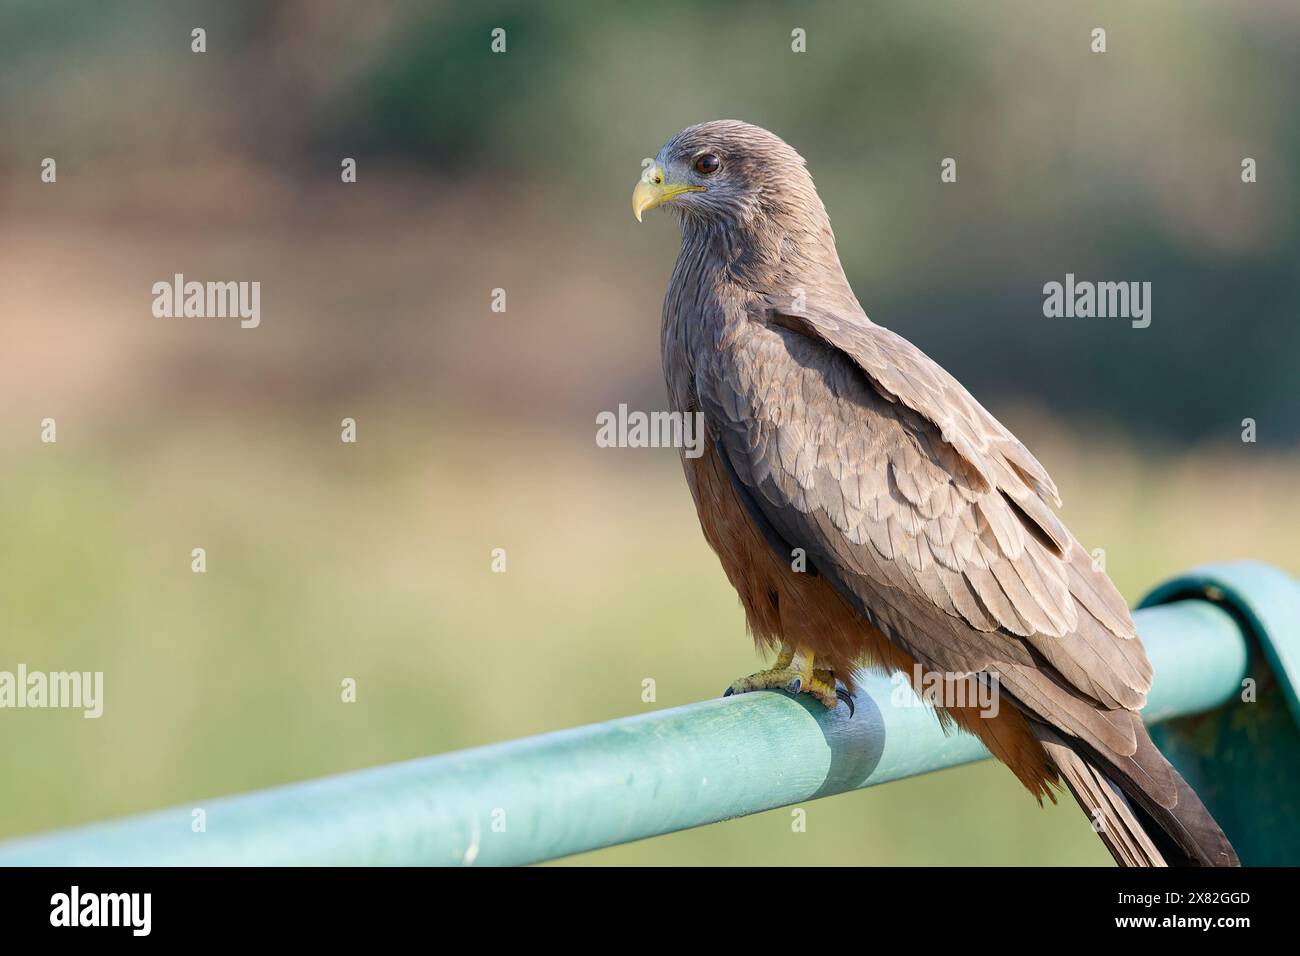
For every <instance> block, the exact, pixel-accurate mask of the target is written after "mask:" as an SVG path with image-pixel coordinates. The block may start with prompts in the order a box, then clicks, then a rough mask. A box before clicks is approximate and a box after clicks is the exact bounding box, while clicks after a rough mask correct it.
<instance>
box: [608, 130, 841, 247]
mask: <svg viewBox="0 0 1300 956" xmlns="http://www.w3.org/2000/svg"><path fill="white" fill-rule="evenodd" d="M807 203H811V204H812V205H813V206H815V207H816V209H817V210H818V211H820V210H821V202H820V200H818V199H817V193H816V190H815V189H814V188H813V184H812V179H811V178H810V177H809V175H808V171H807V169H806V168H805V166H804V161H803V157H802V156H800V155H799V154H798V153H796V152H795V151H794V149H793V148H791V147H790V146H789V144H787V143H786V142H785V140H783V139H781V137H779V136H777V135H776V134H775V133H770V132H768V131H767V130H765V129H763V128H762V127H761V126H752V125H750V124H749V123H742V122H740V121H739V120H713V121H712V122H708V123H700V124H699V125H697V126H688V127H687V128H686V129H684V130H682V131H681V132H680V133H678V134H677V135H676V136H674V137H672V138H671V139H670V140H668V142H666V143H665V144H664V145H663V148H662V149H660V150H659V154H658V155H657V156H656V157H655V158H654V159H646V160H644V161H643V162H642V172H641V179H640V181H639V182H638V183H637V184H636V188H635V189H634V190H633V191H632V213H633V214H634V215H635V216H636V218H637V221H638V222H639V221H640V220H641V214H642V213H644V212H645V211H646V210H647V209H653V208H655V207H656V206H662V205H668V206H669V207H670V208H672V209H675V210H676V211H677V212H679V213H680V214H681V215H682V217H683V218H685V219H688V220H689V219H702V220H706V221H707V220H725V221H727V222H730V223H735V224H743V223H746V222H749V221H751V220H753V219H754V218H756V217H762V216H764V215H767V216H771V215H773V214H776V213H779V212H781V211H786V210H789V211H794V207H797V206H799V205H803V204H807Z"/></svg>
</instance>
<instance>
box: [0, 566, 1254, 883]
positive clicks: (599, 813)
mask: <svg viewBox="0 0 1300 956" xmlns="http://www.w3.org/2000/svg"><path fill="white" fill-rule="evenodd" d="M1270 570H1271V569H1270ZM1274 573H1276V572H1274ZM1136 620H1137V623H1138V629H1139V631H1140V632H1141V634H1142V638H1143V640H1144V642H1145V643H1146V646H1147V650H1148V652H1149V654H1150V656H1151V659H1152V663H1153V665H1154V666H1155V671H1156V675H1157V678H1156V683H1155V687H1154V688H1153V689H1152V692H1151V695H1150V703H1149V705H1148V707H1147V711H1146V716H1147V717H1149V718H1150V719H1164V718H1166V717H1171V716H1176V715H1181V714H1190V713H1197V712H1200V711H1204V710H1209V709H1211V708H1214V707H1218V706H1219V705H1221V704H1223V703H1224V702H1225V701H1227V700H1229V699H1230V698H1232V697H1233V696H1234V695H1235V694H1236V693H1237V690H1238V687H1239V685H1240V681H1241V680H1242V677H1243V676H1244V674H1245V672H1246V666H1247V643H1246V639H1245V637H1244V636H1243V633H1242V630H1241V627H1240V626H1239V624H1238V623H1237V619H1236V618H1234V616H1233V615H1232V614H1230V613H1228V612H1227V611H1225V610H1224V609H1223V608H1221V607H1219V606H1217V605H1216V604H1214V603H1211V602H1209V601H1206V600H1200V599H1194V600H1181V601H1177V602H1175V603H1171V604H1165V605H1162V606H1159V607H1152V608H1148V609H1145V610H1142V611H1139V612H1137V615H1136ZM901 696H902V695H900V694H899V693H898V691H897V690H896V687H895V684H894V683H892V682H891V681H890V679H889V678H887V677H883V676H869V677H865V679H864V680H863V683H862V687H861V689H860V690H859V692H858V695H857V698H856V704H857V715H856V716H855V717H853V718H852V719H850V718H849V717H848V715H847V713H846V711H845V708H843V707H841V708H839V709H837V710H836V711H834V712H827V711H825V710H823V709H822V708H821V706H820V705H818V704H816V703H812V702H808V701H803V700H793V699H790V698H789V697H787V696H785V695H783V694H780V693H774V692H765V693H756V694H747V695H743V696H737V697H730V698H726V699H718V700H708V701H704V702H702V703H698V704H691V705H689V706H685V707H678V708H674V709H671V710H663V711H657V712H654V713H649V714H645V715H642V716H636V717H628V718H624V719H621V720H613V721H610V722H608V723H604V724H596V725H593V726H588V727H578V728H575V729H572V730H565V731H560V732H558V733H551V734H544V735H541V736H538V737H530V738H526V739H523V740H516V741H512V742H509V743H503V744H497V745H493V746H489V747H481V748H478V749H474V750H466V751H460V752H455V753H450V754H444V755H441V756H437V757H428V758H423V759H419V760H412V761H408V762H405V763H399V764H394V765H391V766H385V767H376V768H372V769H369V770H361V771H356V772H353V773H346V774H341V775H338V776H332V777H326V778H323V779H319V780H313V781H308V782H305V783H298V784H292V785H288V786H282V787H277V788H275V789H271V790H264V791H259V792H254V793H249V794H244V795H240V796H233V797H226V798H222V799H216V800H210V801H207V800H205V801H201V802H199V803H196V804H195V805H193V806H183V807H176V808H173V809H170V810H163V811H159V812H156V813H149V814H145V815H141V816H136V817H130V818H127V819H123V820H119V821H113V822H108V823H99V824H93V825H89V826H83V827H78V828H74V829H70V830H64V831H59V832H55V833H51V834H46V835H40V836H35V837H29V838H24V839H19V840H15V841H11V842H8V843H5V844H0V865H36V866H45V865H186V864H207V865H239V864H246V865H264V864H265V865H269V864H281V865H311V864H330V865H367V864H370V865H406V864H450V865H459V864H524V863H534V862H538V861H542V860H549V859H554V858H556V857H561V856H566V855H569V854H572V853H580V852H583V851H586V850H593V849H597V848H599V847H604V846H610V845H612V844H617V843H625V842H629V841H632V840H638V839H642V838H644V837H650V836H656V835H658V834H663V833H669V832H672V831H675V830H683V829H686V828H688V827H694V826H699V825H701V824H707V823H715V822H717V821H720V820H727V819H730V818H733V817H738V816H743V815H745V814H750V813H757V812H759V811H761V810H768V809H771V808H774V807H780V806H786V805H789V804H793V803H799V802H802V801H807V800H811V799H816V798H817V797H823V796H829V795H831V794H835V793H842V792H844V791H847V790H854V789H858V788H861V787H870V786H875V785H877V784H881V783H888V782H889V781H891V780H899V779H902V778H904V777H910V776H913V775H916V774H920V773H926V772H928V771H931V770H939V769H942V768H945V767H952V766H956V765H958V764H962V763H967V762H969V761H972V760H979V759H982V758H984V757H987V756H988V754H987V752H986V751H985V750H984V748H983V746H982V745H981V744H980V743H979V742H978V741H977V740H976V739H975V738H973V737H970V736H967V735H965V734H960V733H958V734H954V735H952V736H947V735H945V734H944V733H943V732H942V731H941V730H940V728H939V725H938V722H937V721H936V719H935V717H934V714H933V712H932V711H930V710H929V709H928V708H926V707H924V706H922V705H921V704H920V703H919V701H917V700H916V698H915V697H914V696H912V695H911V694H910V692H909V693H908V694H907V695H905V696H906V697H910V699H911V704H910V705H903V704H901V703H900V702H899V701H900V697H901ZM195 808H202V809H203V810H204V811H205V813H206V827H205V829H204V831H203V832H194V831H193V829H192V821H193V819H194V817H193V810H194V809H195Z"/></svg>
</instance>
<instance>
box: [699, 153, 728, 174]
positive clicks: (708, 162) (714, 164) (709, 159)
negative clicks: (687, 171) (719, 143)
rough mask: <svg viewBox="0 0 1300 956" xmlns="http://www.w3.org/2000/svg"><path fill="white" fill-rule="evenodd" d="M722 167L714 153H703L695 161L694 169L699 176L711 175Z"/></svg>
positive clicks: (720, 161)
mask: <svg viewBox="0 0 1300 956" xmlns="http://www.w3.org/2000/svg"><path fill="white" fill-rule="evenodd" d="M721 168H722V160H720V159H719V158H718V157H717V154H716V153H705V154H704V155H703V156H701V157H700V158H699V159H697V160H696V161H695V171H696V172H697V173H699V174H700V175H701V176H712V175H713V174H714V173H716V172H717V171H718V170H719V169H721Z"/></svg>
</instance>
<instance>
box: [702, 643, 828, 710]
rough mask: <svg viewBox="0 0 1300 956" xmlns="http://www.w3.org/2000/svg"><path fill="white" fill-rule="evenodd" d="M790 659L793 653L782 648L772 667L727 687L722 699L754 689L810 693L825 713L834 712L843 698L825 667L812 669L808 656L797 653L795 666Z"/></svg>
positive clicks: (811, 656) (811, 660)
mask: <svg viewBox="0 0 1300 956" xmlns="http://www.w3.org/2000/svg"><path fill="white" fill-rule="evenodd" d="M794 658H795V653H794V651H793V650H790V649H789V648H784V649H782V651H781V654H780V656H778V657H777V659H776V663H775V665H774V666H772V667H771V668H769V669H768V670H764V671H759V672H758V673H757V674H750V675H749V676H748V677H742V678H740V680H738V681H736V682H734V683H733V684H732V685H731V686H730V687H728V688H727V691H726V693H725V694H723V696H724V697H730V696H731V695H732V694H747V693H749V692H750V691H754V690H783V691H785V692H786V693H789V694H811V695H812V696H813V697H816V698H817V699H818V700H819V701H821V703H822V705H823V706H825V707H826V709H827V710H834V709H835V708H836V707H837V706H839V703H840V701H841V700H842V699H844V697H841V696H840V694H839V692H838V691H837V690H836V686H835V675H834V674H833V673H832V672H831V671H830V670H829V669H828V668H825V667H822V668H816V669H815V668H814V667H813V655H812V654H801V655H800V658H801V660H800V661H799V663H798V665H796V664H795V659H794ZM845 696H847V695H845ZM851 709H852V704H851V703H850V710H851Z"/></svg>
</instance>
